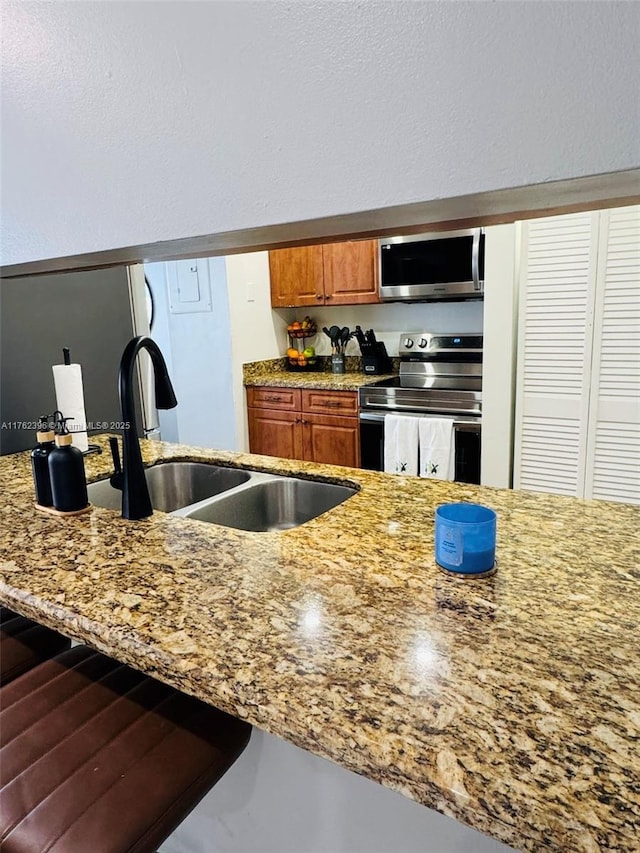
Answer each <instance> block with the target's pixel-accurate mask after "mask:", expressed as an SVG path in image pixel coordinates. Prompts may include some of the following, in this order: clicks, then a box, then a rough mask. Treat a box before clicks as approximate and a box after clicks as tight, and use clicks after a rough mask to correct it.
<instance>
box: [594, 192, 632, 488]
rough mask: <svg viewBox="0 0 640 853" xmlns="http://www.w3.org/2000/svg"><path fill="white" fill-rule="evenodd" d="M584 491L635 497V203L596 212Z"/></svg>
mask: <svg viewBox="0 0 640 853" xmlns="http://www.w3.org/2000/svg"><path fill="white" fill-rule="evenodd" d="M593 339H594V350H593V361H592V382H591V398H590V415H589V436H588V445H587V471H586V482H585V497H594V498H603V499H604V500H611V501H625V502H627V503H636V504H640V207H622V208H618V209H616V210H609V211H604V212H602V213H601V214H600V240H599V250H598V275H597V288H596V305H595V322H594V335H593Z"/></svg>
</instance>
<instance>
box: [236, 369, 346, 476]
mask: <svg viewBox="0 0 640 853" xmlns="http://www.w3.org/2000/svg"><path fill="white" fill-rule="evenodd" d="M247 406H248V409H247V411H248V418H249V449H250V450H251V452H252V453H261V454H264V455H266V456H281V457H283V458H285V459H302V460H303V461H305V462H325V463H327V464H330V465H348V466H349V467H351V468H358V467H359V466H360V427H359V422H358V398H357V394H356V393H355V392H354V391H317V390H308V391H300V390H299V389H297V388H280V387H266V386H262V387H250V388H247Z"/></svg>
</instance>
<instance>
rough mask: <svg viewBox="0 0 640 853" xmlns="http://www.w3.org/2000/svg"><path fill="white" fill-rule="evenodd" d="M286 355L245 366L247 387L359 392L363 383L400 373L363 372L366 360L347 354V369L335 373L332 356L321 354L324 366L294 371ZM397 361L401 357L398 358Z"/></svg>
mask: <svg viewBox="0 0 640 853" xmlns="http://www.w3.org/2000/svg"><path fill="white" fill-rule="evenodd" d="M286 361H287V360H286V358H277V359H271V360H268V361H255V362H251V363H248V364H244V365H243V366H242V369H243V381H244V384H245V386H250V385H267V386H270V387H276V386H277V387H279V388H302V389H304V388H310V389H311V388H313V389H319V390H322V391H357V390H358V389H359V388H362V386H363V385H371V383H372V382H379V381H380V380H381V379H388V378H390V377H392V376H396V375H397V366H396V373H384V374H376V375H372V374H370V373H363V372H362V359H361V358H358V357H355V356H347V360H346V372H345V373H331V371H330V369H329V368H328V362H329V359H327V358H325V357H324V356H319V362H321V363H322V365H323V366H324V369H322V370H310V371H309V372H302V371H301V372H293V371H290V370H287V367H286ZM396 361H397V360H396Z"/></svg>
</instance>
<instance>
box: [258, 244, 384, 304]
mask: <svg viewBox="0 0 640 853" xmlns="http://www.w3.org/2000/svg"><path fill="white" fill-rule="evenodd" d="M377 263H378V241H377V240H349V241H347V242H344V243H327V244H325V245H321V246H302V247H299V248H295V249H274V250H273V251H271V252H269V271H270V275H271V304H272V306H273V307H274V308H284V307H288V306H302V305H363V304H365V303H372V302H379V299H378V277H377Z"/></svg>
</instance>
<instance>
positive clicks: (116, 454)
mask: <svg viewBox="0 0 640 853" xmlns="http://www.w3.org/2000/svg"><path fill="white" fill-rule="evenodd" d="M109 447H110V448H111V458H112V459H113V474H112V475H111V477H110V478H109V482H110V483H111V485H112V486H113V488H114V489H122V463H121V461H120V446H119V444H118V439H117V438H116V437H115V435H112V436H111V437H110V438H109Z"/></svg>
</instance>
